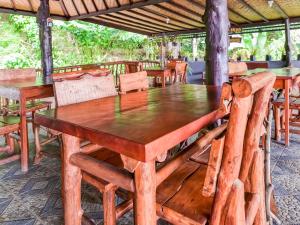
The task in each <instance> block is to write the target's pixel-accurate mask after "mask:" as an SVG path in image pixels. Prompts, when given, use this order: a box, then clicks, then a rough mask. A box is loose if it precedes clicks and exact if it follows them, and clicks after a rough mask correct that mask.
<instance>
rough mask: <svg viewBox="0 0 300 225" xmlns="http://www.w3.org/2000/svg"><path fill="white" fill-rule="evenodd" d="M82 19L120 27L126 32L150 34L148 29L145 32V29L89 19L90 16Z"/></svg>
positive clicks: (116, 27)
mask: <svg viewBox="0 0 300 225" xmlns="http://www.w3.org/2000/svg"><path fill="white" fill-rule="evenodd" d="M82 21H85V22H89V23H95V24H99V25H102V26H107V27H111V28H115V29H121V30H125V31H128V32H134V33H138V34H143V35H150V34H151V32H150V31H149V32H146V31H143V30H139V29H134V28H131V27H128V26H120V25H117V24H114V23H109V22H106V21H100V20H95V19H91V18H87V19H82Z"/></svg>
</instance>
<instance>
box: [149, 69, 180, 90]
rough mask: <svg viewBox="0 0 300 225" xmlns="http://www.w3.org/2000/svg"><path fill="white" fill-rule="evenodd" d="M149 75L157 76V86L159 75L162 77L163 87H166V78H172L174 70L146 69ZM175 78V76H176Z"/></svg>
mask: <svg viewBox="0 0 300 225" xmlns="http://www.w3.org/2000/svg"><path fill="white" fill-rule="evenodd" d="M146 72H147V76H149V77H154V78H155V86H156V84H157V82H156V79H157V77H160V78H161V85H162V87H166V78H167V77H170V78H171V79H172V71H171V69H167V68H165V69H146ZM174 79H175V78H174Z"/></svg>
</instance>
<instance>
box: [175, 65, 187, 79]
mask: <svg viewBox="0 0 300 225" xmlns="http://www.w3.org/2000/svg"><path fill="white" fill-rule="evenodd" d="M187 67H188V64H187V63H186V62H177V63H176V66H175V77H174V83H175V82H176V81H177V79H178V80H179V82H181V83H183V84H186V73H187Z"/></svg>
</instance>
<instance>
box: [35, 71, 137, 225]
mask: <svg viewBox="0 0 300 225" xmlns="http://www.w3.org/2000/svg"><path fill="white" fill-rule="evenodd" d="M52 76H53V82H54V93H55V99H56V104H57V107H63V106H67V105H70V104H75V103H80V102H85V101H90V100H94V99H99V98H105V97H110V96H115V95H117V94H118V93H117V91H116V89H115V85H114V79H113V76H112V74H110V72H109V70H107V69H97V70H85V71H84V70H82V71H77V72H69V73H64V74H53V75H52ZM74 113H76V112H74ZM87 113H88V112H87ZM38 129H39V127H38V126H36V131H35V134H38V133H39V130H38ZM52 132H53V133H54V135H56V136H59V135H60V133H58V132H55V131H52ZM36 145H37V146H39V138H38V135H37V139H36ZM81 150H82V152H84V153H86V154H87V155H89V156H90V157H92V158H93V159H94V160H102V161H104V162H106V163H108V164H111V165H114V166H116V167H122V166H123V164H122V160H121V157H120V155H119V154H117V153H114V152H112V151H110V150H109V149H106V148H102V147H101V146H99V145H95V144H91V143H88V142H86V141H84V140H82V143H81ZM36 155H37V158H38V159H37V160H38V161H39V160H40V158H41V156H42V152H41V148H40V147H37V152H36ZM82 179H83V180H84V181H85V182H87V183H88V184H90V185H92V186H94V187H95V188H97V189H98V190H99V191H100V192H101V193H102V194H103V208H104V224H107V225H111V224H115V223H116V220H117V219H118V218H119V217H121V216H122V215H123V214H124V213H126V212H127V211H128V210H129V209H130V208H131V207H132V202H128V201H125V202H124V203H123V204H120V205H119V206H118V207H116V206H115V192H116V190H117V189H118V187H117V185H114V184H111V183H109V182H106V181H104V180H102V179H98V178H96V177H94V176H92V175H90V174H89V173H83V175H82ZM84 218H85V221H88V223H89V224H92V221H91V220H89V219H88V218H87V217H84Z"/></svg>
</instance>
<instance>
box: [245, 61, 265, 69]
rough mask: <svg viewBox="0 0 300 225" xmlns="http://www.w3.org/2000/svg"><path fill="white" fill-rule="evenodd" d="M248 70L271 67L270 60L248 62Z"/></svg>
mask: <svg viewBox="0 0 300 225" xmlns="http://www.w3.org/2000/svg"><path fill="white" fill-rule="evenodd" d="M246 64H247V67H248V70H253V69H257V68H263V69H267V68H269V63H268V62H246Z"/></svg>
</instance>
